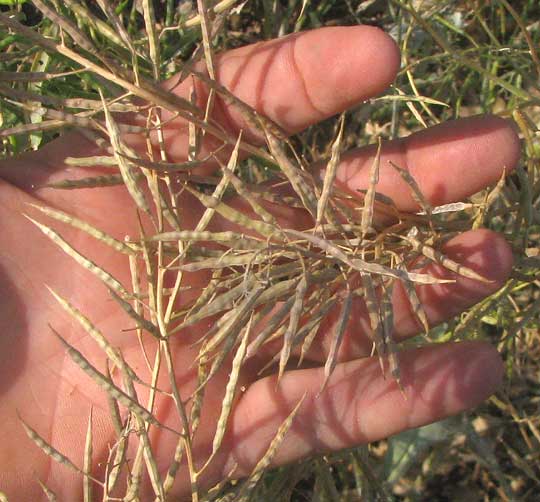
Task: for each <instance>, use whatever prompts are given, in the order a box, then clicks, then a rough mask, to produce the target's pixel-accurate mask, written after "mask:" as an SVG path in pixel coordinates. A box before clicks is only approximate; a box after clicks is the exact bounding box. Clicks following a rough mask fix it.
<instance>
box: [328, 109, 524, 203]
mask: <svg viewBox="0 0 540 502" xmlns="http://www.w3.org/2000/svg"><path fill="white" fill-rule="evenodd" d="M376 150H377V148H376V146H375V145H371V146H368V147H365V148H359V149H356V150H351V151H349V152H347V153H346V154H344V155H343V156H342V159H341V164H340V167H339V170H338V173H337V179H338V181H339V182H341V183H342V184H343V186H344V187H346V188H347V189H348V190H351V191H357V190H361V189H365V188H367V187H368V186H369V171H370V167H371V165H372V163H373V159H374V157H375V155H376ZM519 156H520V144H519V138H518V136H517V134H516V133H515V131H514V129H513V127H512V123H511V122H510V121H507V120H504V119H501V118H499V117H495V116H480V117H472V118H467V119H461V120H454V121H449V122H445V123H444V124H441V125H438V126H435V127H431V128H429V129H425V130H422V131H420V132H417V133H414V134H411V135H410V136H408V137H406V138H403V139H398V140H395V141H389V142H386V143H383V148H382V153H381V162H380V173H379V182H378V183H377V192H380V193H382V194H384V195H386V196H388V197H390V198H391V199H392V200H393V201H394V203H395V204H396V205H397V207H398V208H399V209H401V210H403V211H416V210H418V204H417V202H416V201H415V200H414V197H413V195H412V192H411V189H410V187H409V186H408V185H407V183H406V182H405V181H404V180H403V179H402V178H401V176H400V175H399V173H398V172H397V171H396V170H395V169H394V168H393V167H392V166H391V165H390V164H389V161H392V162H393V163H394V164H396V165H397V166H399V167H401V168H402V169H407V170H408V171H409V172H410V174H411V175H412V176H413V178H414V179H415V180H416V183H417V184H418V186H419V188H420V190H421V191H422V194H423V195H424V196H425V198H426V199H427V200H428V201H429V202H430V203H431V204H433V205H441V204H447V203H450V202H456V201H459V200H463V199H464V198H466V197H469V196H470V195H472V194H474V193H476V192H478V191H479V190H481V189H483V188H485V187H487V186H489V185H491V184H494V183H495V182H496V181H497V180H498V179H499V178H500V177H501V175H502V172H503V169H505V170H506V172H509V171H511V170H512V169H514V167H515V166H516V164H517V162H518V161H519ZM319 166H320V165H319ZM322 167H324V166H322Z"/></svg>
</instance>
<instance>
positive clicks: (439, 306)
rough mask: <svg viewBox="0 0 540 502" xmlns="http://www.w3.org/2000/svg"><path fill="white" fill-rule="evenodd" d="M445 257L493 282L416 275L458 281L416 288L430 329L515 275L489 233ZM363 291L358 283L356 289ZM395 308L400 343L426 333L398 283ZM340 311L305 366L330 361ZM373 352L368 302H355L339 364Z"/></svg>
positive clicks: (462, 238)
mask: <svg viewBox="0 0 540 502" xmlns="http://www.w3.org/2000/svg"><path fill="white" fill-rule="evenodd" d="M442 252H443V253H444V254H445V255H446V256H447V257H448V258H450V259H452V260H454V261H455V262H457V263H459V264H460V265H463V266H466V267H468V268H470V269H472V270H474V271H475V272H477V273H478V274H480V275H481V276H483V277H485V278H486V279H488V280H489V281H490V282H480V281H477V280H474V279H468V278H466V277H463V276H460V275H457V274H455V273H454V272H450V271H449V270H448V269H446V268H444V267H443V266H442V265H439V264H435V263H431V264H429V265H426V266H424V267H422V268H420V269H418V270H416V269H415V271H417V272H421V273H425V274H429V275H432V276H434V277H438V278H441V279H453V280H455V282H453V283H446V284H431V285H417V286H416V288H415V289H416V292H417V295H418V298H419V300H420V303H421V306H422V310H423V312H424V313H425V315H426V317H427V321H428V323H429V326H430V327H434V326H437V325H438V324H440V323H442V322H444V321H446V320H448V319H451V318H453V317H455V316H456V315H459V314H460V313H462V312H463V311H465V310H466V309H468V308H470V307H471V306H473V305H475V304H476V303H478V302H479V301H480V300H482V299H483V298H485V297H487V296H489V295H491V294H493V293H495V292H496V291H497V290H498V289H500V288H501V287H502V286H503V285H504V284H505V282H506V280H507V279H508V277H509V275H510V272H511V270H512V263H513V257H512V250H511V248H510V246H509V245H508V243H507V242H506V241H505V240H504V238H503V237H502V236H501V235H499V234H497V233H495V232H491V231H489V230H476V231H470V232H465V233H463V234H461V235H459V236H457V237H454V238H453V239H451V240H450V241H449V242H448V243H447V244H446V245H445V246H444V247H443V248H442ZM358 280H359V279H358ZM357 282H358V281H357ZM359 285H360V284H359V283H358V285H357V286H356V287H358V286H359ZM353 289H355V288H354V287H353ZM280 307H281V304H280V305H277V306H276V308H275V311H273V312H272V313H270V314H269V316H268V319H270V318H271V317H272V315H275V312H277V311H279V308H280ZM392 307H393V313H394V324H393V333H392V336H393V337H394V339H395V340H403V339H406V338H409V337H411V336H415V335H417V334H418V333H421V332H422V331H423V329H424V328H423V326H422V323H421V322H420V319H419V317H418V315H417V312H415V309H414V308H413V306H412V304H411V301H410V298H409V295H408V293H407V291H406V288H405V287H404V285H403V284H402V283H401V282H400V281H396V282H395V286H394V289H393V294H392ZM341 309H342V305H341V304H337V305H336V306H335V307H333V308H332V309H331V310H330V312H329V313H328V315H327V316H326V318H325V319H324V320H323V321H322V322H321V324H320V327H319V329H318V333H317V336H316V337H315V339H314V341H313V343H312V345H311V348H310V350H309V352H308V353H307V354H306V355H305V356H306V357H305V360H307V361H311V362H315V363H316V364H322V363H324V362H325V361H326V358H327V356H328V353H329V351H330V348H331V346H332V341H333V338H334V336H335V332H336V326H337V323H338V319H339V317H340V313H341ZM282 344H283V342H282V341H281V340H276V341H274V342H272V343H269V344H267V345H264V346H262V347H261V349H260V353H259V355H266V357H272V356H274V354H276V353H277V352H279V351H280V350H281V346H282ZM372 347H373V336H372V330H371V325H370V320H369V313H368V309H367V307H366V303H365V301H364V298H363V297H362V296H355V297H354V299H353V303H352V308H351V315H350V318H349V321H348V322H347V326H346V329H345V333H344V335H343V339H342V342H341V346H340V350H339V353H338V355H337V360H338V361H342V362H343V361H350V360H353V359H357V358H359V357H365V356H367V355H369V354H370V353H371V351H372ZM300 350H301V349H300V347H297V348H296V351H295V353H296V354H297V355H299V353H300Z"/></svg>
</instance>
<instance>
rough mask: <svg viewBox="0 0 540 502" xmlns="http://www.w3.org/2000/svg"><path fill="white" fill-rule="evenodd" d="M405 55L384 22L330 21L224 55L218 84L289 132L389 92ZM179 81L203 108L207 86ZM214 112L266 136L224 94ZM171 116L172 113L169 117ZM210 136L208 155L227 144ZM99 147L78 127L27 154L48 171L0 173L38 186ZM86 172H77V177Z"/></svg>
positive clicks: (175, 155)
mask: <svg viewBox="0 0 540 502" xmlns="http://www.w3.org/2000/svg"><path fill="white" fill-rule="evenodd" d="M359 48H360V50H359ZM399 62H400V57H399V50H398V48H397V46H396V44H395V43H394V41H393V40H392V38H391V37H390V36H388V35H386V34H385V33H384V32H382V31H381V30H379V29H378V28H374V27H371V26H354V27H329V28H321V29H318V30H313V31H309V32H305V33H297V34H293V35H290V36H287V37H283V38H281V39H277V40H272V41H269V42H261V43H258V44H253V45H249V46H246V47H242V48H239V49H235V50H232V51H229V52H226V53H224V54H222V55H218V56H217V58H216V70H217V71H216V73H217V78H218V81H219V83H220V84H222V85H223V86H225V87H226V88H227V89H228V90H229V91H231V92H232V93H233V94H235V95H236V96H237V97H238V98H240V99H241V100H243V101H244V102H245V103H247V104H248V105H250V106H252V107H253V108H255V110H257V111H258V112H259V113H262V114H264V115H266V116H268V117H269V118H270V119H272V120H273V121H275V122H276V123H277V124H278V125H279V126H281V127H282V128H283V129H285V130H286V131H287V132H289V133H294V132H298V131H300V130H302V129H304V128H305V127H307V126H309V125H311V124H314V123H316V122H318V121H320V120H322V119H324V118H327V117H330V116H331V115H334V114H336V113H339V112H341V111H343V110H345V109H347V108H348V107H350V106H352V105H355V104H357V103H360V102H362V101H363V100H365V99H367V98H368V97H370V96H373V95H376V94H378V93H380V92H382V91H383V90H384V89H385V88H386V87H388V85H390V83H391V82H392V81H393V79H394V78H395V76H396V73H397V70H398V68H399ZM198 69H199V71H203V70H204V65H198ZM176 82H177V79H175V78H173V79H171V80H170V81H169V82H168V83H167V85H168V86H169V87H173V86H174V92H175V93H177V94H179V95H181V96H182V97H185V98H187V97H189V95H190V92H191V88H192V87H193V86H195V90H196V95H197V102H198V105H199V107H200V108H201V109H202V110H204V108H205V105H206V100H207V96H208V89H207V87H206V85H205V84H204V83H203V82H201V81H199V80H197V79H195V80H192V79H186V80H184V81H183V82H182V83H181V84H180V85H176ZM213 117H214V118H215V119H216V120H217V121H218V122H220V123H221V124H222V125H223V126H224V127H225V128H226V129H227V130H228V132H229V133H230V134H232V135H236V134H238V132H239V131H240V129H243V132H244V138H245V139H246V138H247V139H254V138H256V137H259V139H260V136H257V134H256V131H255V130H253V129H252V128H251V126H249V125H248V124H246V122H245V120H244V119H243V117H242V115H241V114H240V113H239V112H238V110H237V109H235V108H234V107H231V106H228V105H226V104H225V103H224V102H223V101H222V100H221V99H220V98H219V96H218V97H217V100H216V103H215V106H214V114H213ZM168 118H169V116H168V115H167V114H165V115H164V120H167V119H168ZM187 127H188V124H187V122H186V121H185V120H183V119H176V120H174V121H172V122H170V123H168V125H167V127H166V129H165V131H164V137H165V139H164V141H165V145H166V150H167V153H168V156H169V160H173V161H183V160H185V159H186V158H187V151H188V138H187ZM126 140H127V141H128V142H129V143H130V145H131V146H132V147H135V148H137V147H141V148H145V145H146V143H145V142H146V138H145V137H144V136H142V135H128V137H127V138H126ZM205 142H206V145H205V146H204V147H203V148H202V151H201V156H202V157H204V155H205V154H208V153H209V152H211V151H213V150H215V149H216V148H217V147H218V146H219V145H220V142H219V141H217V140H215V139H211V138H209V137H208V136H207V137H206V139H205ZM86 149H88V150H87V152H88V153H85V151H86ZM98 153H99V152H97V151H96V148H95V147H94V146H92V144H91V143H90V142H88V141H87V140H85V139H84V138H83V137H81V136H80V135H78V134H76V133H72V134H68V135H66V137H65V138H60V139H59V140H57V141H56V142H54V146H51V147H50V148H49V149H48V154H47V156H43V155H40V154H39V153H38V154H31V155H29V156H27V157H26V158H25V162H26V164H25V165H28V163H29V162H33V161H35V163H37V164H39V166H37V167H40V168H41V170H40V169H32V170H29V171H28V172H25V173H22V171H21V170H20V169H16V168H15V167H20V166H14V168H13V169H10V168H9V167H8V168H1V165H0V177H2V178H4V179H5V180H6V181H9V182H11V183H15V184H18V186H19V187H21V188H24V189H31V188H32V185H39V184H42V183H43V182H44V181H46V179H47V177H48V176H50V174H51V173H52V172H54V171H55V170H58V169H62V168H64V167H65V166H64V159H65V157H66V156H88V155H97V154H98ZM43 164H45V165H43ZM4 165H6V164H4ZM43 167H45V168H46V171H45V174H44V171H43ZM80 171H81V170H79V171H77V172H76V173H74V174H75V176H77V175H79V173H80Z"/></svg>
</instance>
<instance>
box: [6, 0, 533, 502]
mask: <svg viewBox="0 0 540 502" xmlns="http://www.w3.org/2000/svg"><path fill="white" fill-rule="evenodd" d="M53 3H54V2H53ZM31 4H32V2H26V3H25V2H22V1H21V2H15V1H8V0H3V1H0V5H3V6H4V7H3V10H4V11H5V10H7V9H8V8H10V9H11V12H18V13H19V19H20V20H21V21H25V19H26V20H28V21H30V22H31V24H33V25H35V29H36V30H37V31H39V33H41V34H43V35H46V36H49V37H53V38H54V37H58V25H57V23H54V22H51V21H50V20H48V19H46V18H44V19H42V18H41V16H40V15H39V14H37V12H36V10H35V9H33V8H32V5H31ZM57 4H59V12H60V14H61V15H63V16H67V17H69V18H71V19H72V20H73V21H74V23H75V25H76V26H78V29H79V30H81V31H82V32H84V33H85V34H86V35H87V36H88V38H89V39H90V40H91V41H92V43H93V44H94V45H95V46H96V47H97V48H98V49H99V52H100V53H103V54H107V55H108V56H109V57H110V58H111V59H112V60H114V61H115V62H117V63H118V64H119V65H124V66H125V67H130V66H133V65H135V66H136V67H137V68H138V70H139V72H140V74H141V75H144V76H146V77H148V78H152V74H153V71H154V68H153V67H152V64H151V63H150V62H149V60H148V59H147V58H144V57H137V58H135V60H134V59H133V58H132V55H131V54H130V53H129V51H127V50H126V49H125V47H123V46H122V45H121V44H119V43H117V40H115V39H114V37H115V36H118V35H117V33H116V32H115V31H114V30H112V31H111V30H110V29H109V28H108V24H107V22H106V21H102V23H103V24H100V23H89V22H88V21H86V20H85V19H84V17H83V16H81V13H80V12H79V13H77V12H75V11H73V10H72V9H70V8H69V7H67V3H64V2H57ZM156 4H157V7H158V8H156V16H157V17H158V20H159V21H160V23H161V24H162V26H177V25H178V24H180V25H181V24H182V23H183V21H185V20H186V19H189V18H190V17H191V16H193V15H194V12H193V11H189V10H188V9H187V8H184V9H183V10H182V9H178V8H177V7H178V4H179V2H177V1H162V2H156ZM509 4H511V6H512V8H509ZM111 5H114V6H115V7H116V13H117V15H119V16H122V19H123V20H124V22H125V26H126V31H127V32H128V33H129V35H130V37H131V40H132V42H133V45H134V46H135V47H144V46H146V43H147V40H148V34H147V33H146V32H145V26H144V22H143V20H142V16H141V14H140V13H138V12H137V10H136V9H135V8H134V3H133V2H127V1H122V2H111ZM416 8H417V10H416ZM96 19H98V18H97V17H96ZM539 19H540V4H539V3H538V2H537V1H536V0H529V1H518V2H509V3H508V2H504V1H499V0H493V1H491V2H484V1H457V0H453V1H448V0H442V1H427V0H426V1H425V2H423V3H422V2H420V1H410V2H407V1H405V0H402V1H400V0H395V1H390V2H382V1H377V0H376V1H372V2H358V1H353V0H347V1H336V0H321V1H316V2H315V1H314V2H311V1H310V0H306V1H305V6H304V5H303V2H302V1H299V0H298V1H296V0H289V1H288V2H287V1H281V2H277V1H272V0H260V1H258V0H251V1H248V2H247V3H246V4H245V5H244V7H243V8H242V9H241V11H240V12H235V13H234V14H229V15H228V16H227V19H226V20H225V28H224V29H223V30H222V31H221V33H219V34H218V36H217V37H216V38H215V40H214V42H213V48H214V50H216V51H217V50H222V49H227V48H232V47H237V46H241V45H244V44H246V43H251V42H255V41H259V40H262V39H270V38H273V37H275V36H278V35H282V34H286V33H292V32H294V31H299V30H306V29H312V28H316V27H320V26H327V25H342V24H345V25H354V24H358V23H366V24H373V25H377V26H380V27H382V28H383V29H385V30H386V31H388V32H389V33H391V34H392V36H393V37H394V38H395V39H396V40H397V41H398V43H399V44H400V46H401V48H402V57H403V69H402V71H401V72H400V74H399V76H398V79H397V81H396V82H395V85H394V87H393V88H392V89H391V90H390V91H389V92H388V96H396V95H398V94H404V95H405V96H409V97H410V99H408V100H405V101H401V100H392V99H382V100H373V101H370V102H368V103H365V104H364V105H362V106H359V107H358V108H357V109H355V110H351V111H349V112H348V113H347V120H346V129H345V134H344V138H345V139H344V143H343V146H344V147H350V146H352V145H363V144H368V143H372V142H374V141H376V138H377V137H378V136H382V137H383V138H392V137H396V136H398V135H402V134H408V133H410V132H412V131H416V130H419V129H422V128H423V127H427V126H431V125H435V124H437V123H439V122H441V121H444V120H448V119H452V118H456V117H463V116H467V115H473V114H478V113H495V114H498V115H500V116H503V117H510V118H514V119H515V120H517V123H518V125H519V127H520V132H521V136H522V138H523V144H524V154H523V158H522V162H521V164H520V168H519V169H518V171H517V172H515V173H512V174H511V175H510V176H508V178H507V179H506V182H505V186H504V188H503V189H502V191H501V194H500V196H499V197H498V199H497V200H496V201H495V202H494V203H493V204H492V205H491V207H490V208H489V210H488V213H487V214H486V215H485V218H484V222H485V223H486V225H487V226H488V227H489V228H492V229H494V230H496V231H499V232H503V233H504V235H505V236H506V238H507V239H508V241H509V242H511V244H512V246H513V250H514V253H515V258H516V267H515V271H514V273H513V275H512V278H511V279H510V281H509V282H508V284H507V285H506V286H505V287H504V288H503V290H502V291H501V292H499V293H497V294H496V295H494V296H493V297H491V298H488V299H486V300H485V301H483V302H481V303H480V304H478V305H477V306H475V307H473V308H472V309H471V310H470V311H469V312H467V313H465V314H464V315H462V316H461V317H460V318H458V319H454V320H452V321H451V322H448V323H446V324H444V325H443V326H441V327H438V328H436V329H435V330H433V332H432V333H430V335H431V337H432V338H433V339H435V340H447V339H451V338H459V339H478V338H482V339H489V340H491V341H492V343H493V344H494V345H496V346H497V347H498V349H499V351H500V353H501V354H502V356H503V358H504V361H505V364H506V373H507V374H506V379H505V386H504V389H503V390H502V391H501V392H499V393H498V394H497V395H496V396H495V397H493V398H491V399H490V400H489V401H488V402H486V403H485V404H483V405H482V406H480V407H479V408H477V409H475V410H474V411H472V412H470V413H467V414H464V415H463V416H459V417H456V418H452V419H448V420H446V421H444V422H441V423H437V424H433V425H430V426H427V427H423V428H421V429H418V430H413V431H409V432H406V433H403V434H400V435H398V436H396V437H393V438H391V439H389V440H386V441H381V442H379V443H377V444H372V445H367V446H363V447H360V448H358V449H355V450H352V451H345V452H340V453H337V454H334V455H328V456H324V457H321V458H315V459H308V460H306V461H304V462H300V463H297V464H294V465H292V466H287V467H283V468H280V469H277V470H274V471H270V472H268V473H266V474H265V475H264V476H263V478H262V480H261V482H260V483H259V484H258V486H257V488H256V491H255V492H254V493H253V495H252V500H271V501H276V502H277V501H286V500H291V501H298V502H300V501H307V500H318V501H326V500H328V501H337V500H342V501H348V500H351V501H352V500H363V501H376V500H384V501H386V500H395V501H404V502H413V501H441V502H442V501H447V500H448V501H453V500H478V501H480V500H490V501H491V500H504V501H506V500H509V501H514V500H523V501H529V500H530V501H533V500H536V498H537V496H538V490H539V488H540V457H539V455H538V452H539V449H540V423H539V420H540V414H539V412H538V399H539V397H538V396H539V391H540V383H539V382H538V375H539V374H540V373H539V371H540V368H539V361H540V357H539V356H540V348H539V347H540V343H539V341H540V338H539V331H538V328H539V322H540V321H539V312H540V309H539V306H540V305H539V303H540V300H539V298H540V297H539V285H540V283H539V282H538V279H539V273H538V268H539V267H538V266H539V264H540V258H539V257H538V255H537V253H536V250H537V249H538V247H539V246H540V212H539V211H540V208H539V200H540V169H539V158H540V157H539V156H540V141H539V130H538V128H539V127H540V87H539V82H540V80H539V76H540V63H539V62H538V56H537V54H536V53H535V51H538V49H537V48H538V47H540V22H539V21H538V20H539ZM200 40H201V30H200V29H199V28H198V27H192V28H187V27H185V26H184V27H181V28H179V29H171V30H170V31H168V32H167V34H166V35H165V36H163V37H162V38H161V39H160V51H161V63H160V65H159V68H158V69H157V70H158V72H159V74H160V76H161V78H166V77H168V76H170V75H172V74H174V73H176V72H178V71H179V70H180V61H181V60H182V59H186V58H189V57H190V55H191V54H192V52H193V51H194V50H195V49H196V47H197V46H198V44H199V43H200ZM529 44H530V46H529ZM0 51H1V52H0V55H1V56H2V57H0V71H1V72H19V74H24V72H49V73H62V72H66V73H70V74H68V75H65V76H62V77H59V78H55V79H47V80H43V81H39V80H38V81H36V82H24V81H23V82H13V83H10V82H0V94H3V95H4V96H5V97H8V96H9V97H10V99H2V100H1V101H0V126H1V128H2V129H4V130H11V133H10V134H5V133H4V134H2V144H1V146H0V148H1V153H2V155H4V156H10V155H15V154H17V153H19V152H22V151H25V150H28V149H36V148H39V147H40V146H42V145H43V144H44V143H46V142H48V141H50V140H51V139H52V138H54V137H55V136H56V135H57V134H58V132H59V131H58V130H57V129H50V130H49V129H47V130H41V128H40V124H43V123H44V121H46V120H48V116H47V114H46V113H45V111H44V108H48V109H50V110H54V109H55V103H53V102H51V104H45V105H44V107H34V108H31V107H26V108H25V107H23V106H20V103H17V100H16V99H14V96H13V95H10V94H9V92H10V91H9V90H8V89H9V88H11V89H17V90H19V91H20V90H24V91H26V92H32V93H37V94H39V95H42V96H49V97H54V98H58V99H59V100H67V99H75V98H81V99H83V98H84V99H96V96H97V93H98V90H100V89H103V90H104V92H106V94H107V96H112V95H115V94H117V93H118V91H119V86H118V85H117V84H115V83H114V82H106V81H104V79H103V78H100V77H96V76H95V75H92V74H91V73H88V72H85V73H73V70H74V69H76V68H77V65H76V64H74V63H73V62H72V61H69V60H68V59H67V58H66V57H65V55H61V54H58V53H54V52H51V51H44V50H42V49H40V48H39V47H37V46H36V45H29V44H26V43H25V37H24V36H23V35H20V34H14V33H13V32H10V31H8V30H6V29H5V28H4V27H2V26H1V25H0ZM539 52H540V51H539ZM415 96H416V98H417V99H415ZM418 97H420V99H418ZM421 97H428V98H431V99H432V100H437V101H440V102H443V103H445V104H446V105H447V106H441V105H439V104H433V103H434V102H433V101H429V100H426V99H422V98H421ZM72 111H73V110H72ZM336 124H337V119H335V118H334V119H330V120H327V121H325V122H323V123H321V124H320V125H317V126H314V127H311V128H310V129H309V130H307V131H306V132H304V133H302V134H301V135H299V136H298V137H297V138H295V139H294V141H293V143H294V145H295V147H296V149H297V151H298V152H299V154H300V155H301V156H303V158H305V159H306V160H307V161H308V162H309V161H316V160H319V159H321V158H324V157H327V156H328V154H329V151H330V146H331V142H332V141H333V138H334V135H335V131H336ZM29 125H31V126H32V127H33V129H32V131H31V133H29V132H28V131H29ZM247 167H249V168H250V169H247ZM254 169H256V171H257V172H258V173H259V174H260V175H261V176H267V174H265V172H267V170H268V165H265V164H264V163H263V162H261V161H259V160H251V161H249V163H248V164H247V165H246V170H251V171H252V172H253V170H254ZM484 196H485V194H480V195H479V196H478V198H477V199H476V200H482V197H484ZM231 493H232V492H231ZM466 494H467V495H468V496H470V498H468V499H465V495H466ZM223 500H227V499H226V498H223Z"/></svg>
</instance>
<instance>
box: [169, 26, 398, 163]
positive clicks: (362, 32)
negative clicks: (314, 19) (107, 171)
mask: <svg viewBox="0 0 540 502" xmlns="http://www.w3.org/2000/svg"><path fill="white" fill-rule="evenodd" d="M399 64H400V55H399V49H398V47H397V45H396V44H395V42H394V41H393V40H392V38H391V37H390V36H389V35H387V34H385V33H384V32H383V31H381V30H379V29H378V28H375V27H372V26H352V27H327V28H320V29H317V30H313V31H308V32H304V33H296V34H293V35H289V36H286V37H283V38H280V39H276V40H272V41H269V42H261V43H258V44H253V45H249V46H246V47H242V48H239V49H235V50H232V51H229V52H227V53H224V54H222V55H220V56H218V57H217V60H216V68H217V72H216V73H217V79H218V81H219V83H220V84H222V85H224V86H225V87H226V88H227V89H228V90H229V91H230V92H232V93H233V94H234V95H235V96H236V97H238V98H240V99H241V100H242V101H244V102H245V103H247V104H248V105H250V106H251V107H253V108H254V109H255V110H256V111H257V112H259V113H261V114H263V115H265V116H266V117H268V118H270V119H271V120H273V121H274V122H276V123H277V124H278V125H279V126H280V127H282V128H283V129H284V130H285V131H287V132H288V133H295V132H298V131H301V130H302V129H305V128H306V127H308V126H309V125H312V124H314V123H317V122H319V121H320V120H323V119H325V118H328V117H330V116H332V115H334V114H336V113H339V112H341V111H343V110H346V109H347V108H349V107H351V106H353V105H356V104H358V103H361V102H362V101H364V100H365V99H367V98H369V97H371V96H374V95H377V94H379V93H380V92H382V91H383V90H385V89H386V88H387V87H388V86H389V85H390V84H391V82H392V81H393V80H394V78H395V76H396V74H397V71H398V69H399ZM199 69H200V70H201V69H202V65H199ZM174 82H175V79H174V78H173V79H171V81H170V84H171V85H172V84H174ZM193 85H195V90H196V95H197V99H198V104H199V107H201V108H203V109H204V106H205V105H206V98H207V94H208V90H207V88H206V85H205V84H204V83H202V82H200V81H198V80H197V79H195V80H193V81H192V80H191V79H186V80H185V81H184V82H183V83H182V84H180V85H179V86H178V87H177V88H176V89H175V92H176V93H177V94H179V95H181V96H183V97H188V96H189V94H190V91H191V88H192V86H193ZM214 118H216V119H217V120H218V121H219V122H221V123H222V124H223V125H224V126H225V127H226V128H227V129H228V130H229V132H231V133H233V134H234V133H237V132H238V131H239V130H240V129H242V130H243V133H244V135H245V137H247V138H250V139H253V138H260V135H259V134H258V133H257V131H256V130H254V129H253V128H252V127H251V126H250V125H249V124H248V123H247V122H246V121H245V119H244V118H243V116H242V114H241V113H240V112H239V111H238V109H237V107H235V106H229V105H227V104H225V103H224V101H223V100H220V99H219V97H218V100H217V102H216V106H215V111H214ZM176 126H177V127H182V122H181V121H178V122H176ZM184 126H185V124H184ZM174 129H175V128H171V130H170V132H171V134H173V133H174ZM177 136H178V135H177ZM170 146H171V148H172V150H170V153H171V154H172V155H173V156H174V157H175V158H184V157H185V152H186V145H185V144H183V143H182V142H178V138H177V137H176V138H175V144H171V145H170Z"/></svg>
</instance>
